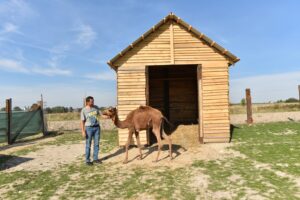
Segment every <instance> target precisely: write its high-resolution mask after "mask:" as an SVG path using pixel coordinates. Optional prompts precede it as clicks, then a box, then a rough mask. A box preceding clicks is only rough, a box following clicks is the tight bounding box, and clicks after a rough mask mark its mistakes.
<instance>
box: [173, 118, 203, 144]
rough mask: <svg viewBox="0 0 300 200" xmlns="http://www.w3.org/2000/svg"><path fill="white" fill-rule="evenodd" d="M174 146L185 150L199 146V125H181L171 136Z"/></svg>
mask: <svg viewBox="0 0 300 200" xmlns="http://www.w3.org/2000/svg"><path fill="white" fill-rule="evenodd" d="M171 137H172V142H173V144H177V145H180V146H182V147H184V148H191V147H197V146H199V135H198V124H191V125H179V126H178V127H177V128H176V130H175V131H173V132H172V134H171Z"/></svg>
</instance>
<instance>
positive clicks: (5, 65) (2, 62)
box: [0, 59, 29, 73]
mask: <svg viewBox="0 0 300 200" xmlns="http://www.w3.org/2000/svg"><path fill="white" fill-rule="evenodd" d="M0 70H4V71H8V72H18V73H29V70H28V69H27V68H25V67H24V66H23V65H22V63H21V62H19V61H15V60H10V59H0Z"/></svg>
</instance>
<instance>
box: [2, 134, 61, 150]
mask: <svg viewBox="0 0 300 200" xmlns="http://www.w3.org/2000/svg"><path fill="white" fill-rule="evenodd" d="M62 134H64V132H58V131H51V132H48V133H47V135H42V136H40V137H36V138H32V139H27V138H23V139H20V140H18V141H16V142H15V143H13V144H11V145H4V146H1V147H0V151H4V150H7V149H10V148H14V147H20V146H27V145H32V144H36V143H37V142H38V141H41V140H44V139H46V138H52V137H56V136H59V135H62Z"/></svg>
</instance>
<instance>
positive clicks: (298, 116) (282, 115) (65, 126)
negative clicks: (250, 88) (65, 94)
mask: <svg viewBox="0 0 300 200" xmlns="http://www.w3.org/2000/svg"><path fill="white" fill-rule="evenodd" d="M246 119H247V115H246V114H234V115H233V114H232V115H230V123H232V124H244V123H246ZM253 120H254V123H267V122H280V121H300V112H273V113H254V114H253ZM79 125H80V121H79V120H70V121H49V122H48V129H49V130H50V131H57V130H79V129H80V126H79ZM114 127H115V126H114V125H113V123H112V121H111V120H109V119H105V120H101V128H102V129H103V130H111V129H113V128H114Z"/></svg>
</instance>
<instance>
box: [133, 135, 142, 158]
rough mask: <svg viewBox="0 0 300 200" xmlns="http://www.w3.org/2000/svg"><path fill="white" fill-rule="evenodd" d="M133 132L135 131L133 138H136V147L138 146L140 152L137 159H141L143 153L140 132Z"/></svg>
mask: <svg viewBox="0 0 300 200" xmlns="http://www.w3.org/2000/svg"><path fill="white" fill-rule="evenodd" d="M134 133H135V138H136V141H137V145H138V148H139V153H140V157H139V158H138V159H139V160H142V158H143V154H142V147H141V141H140V134H139V132H137V131H135V132H134Z"/></svg>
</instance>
